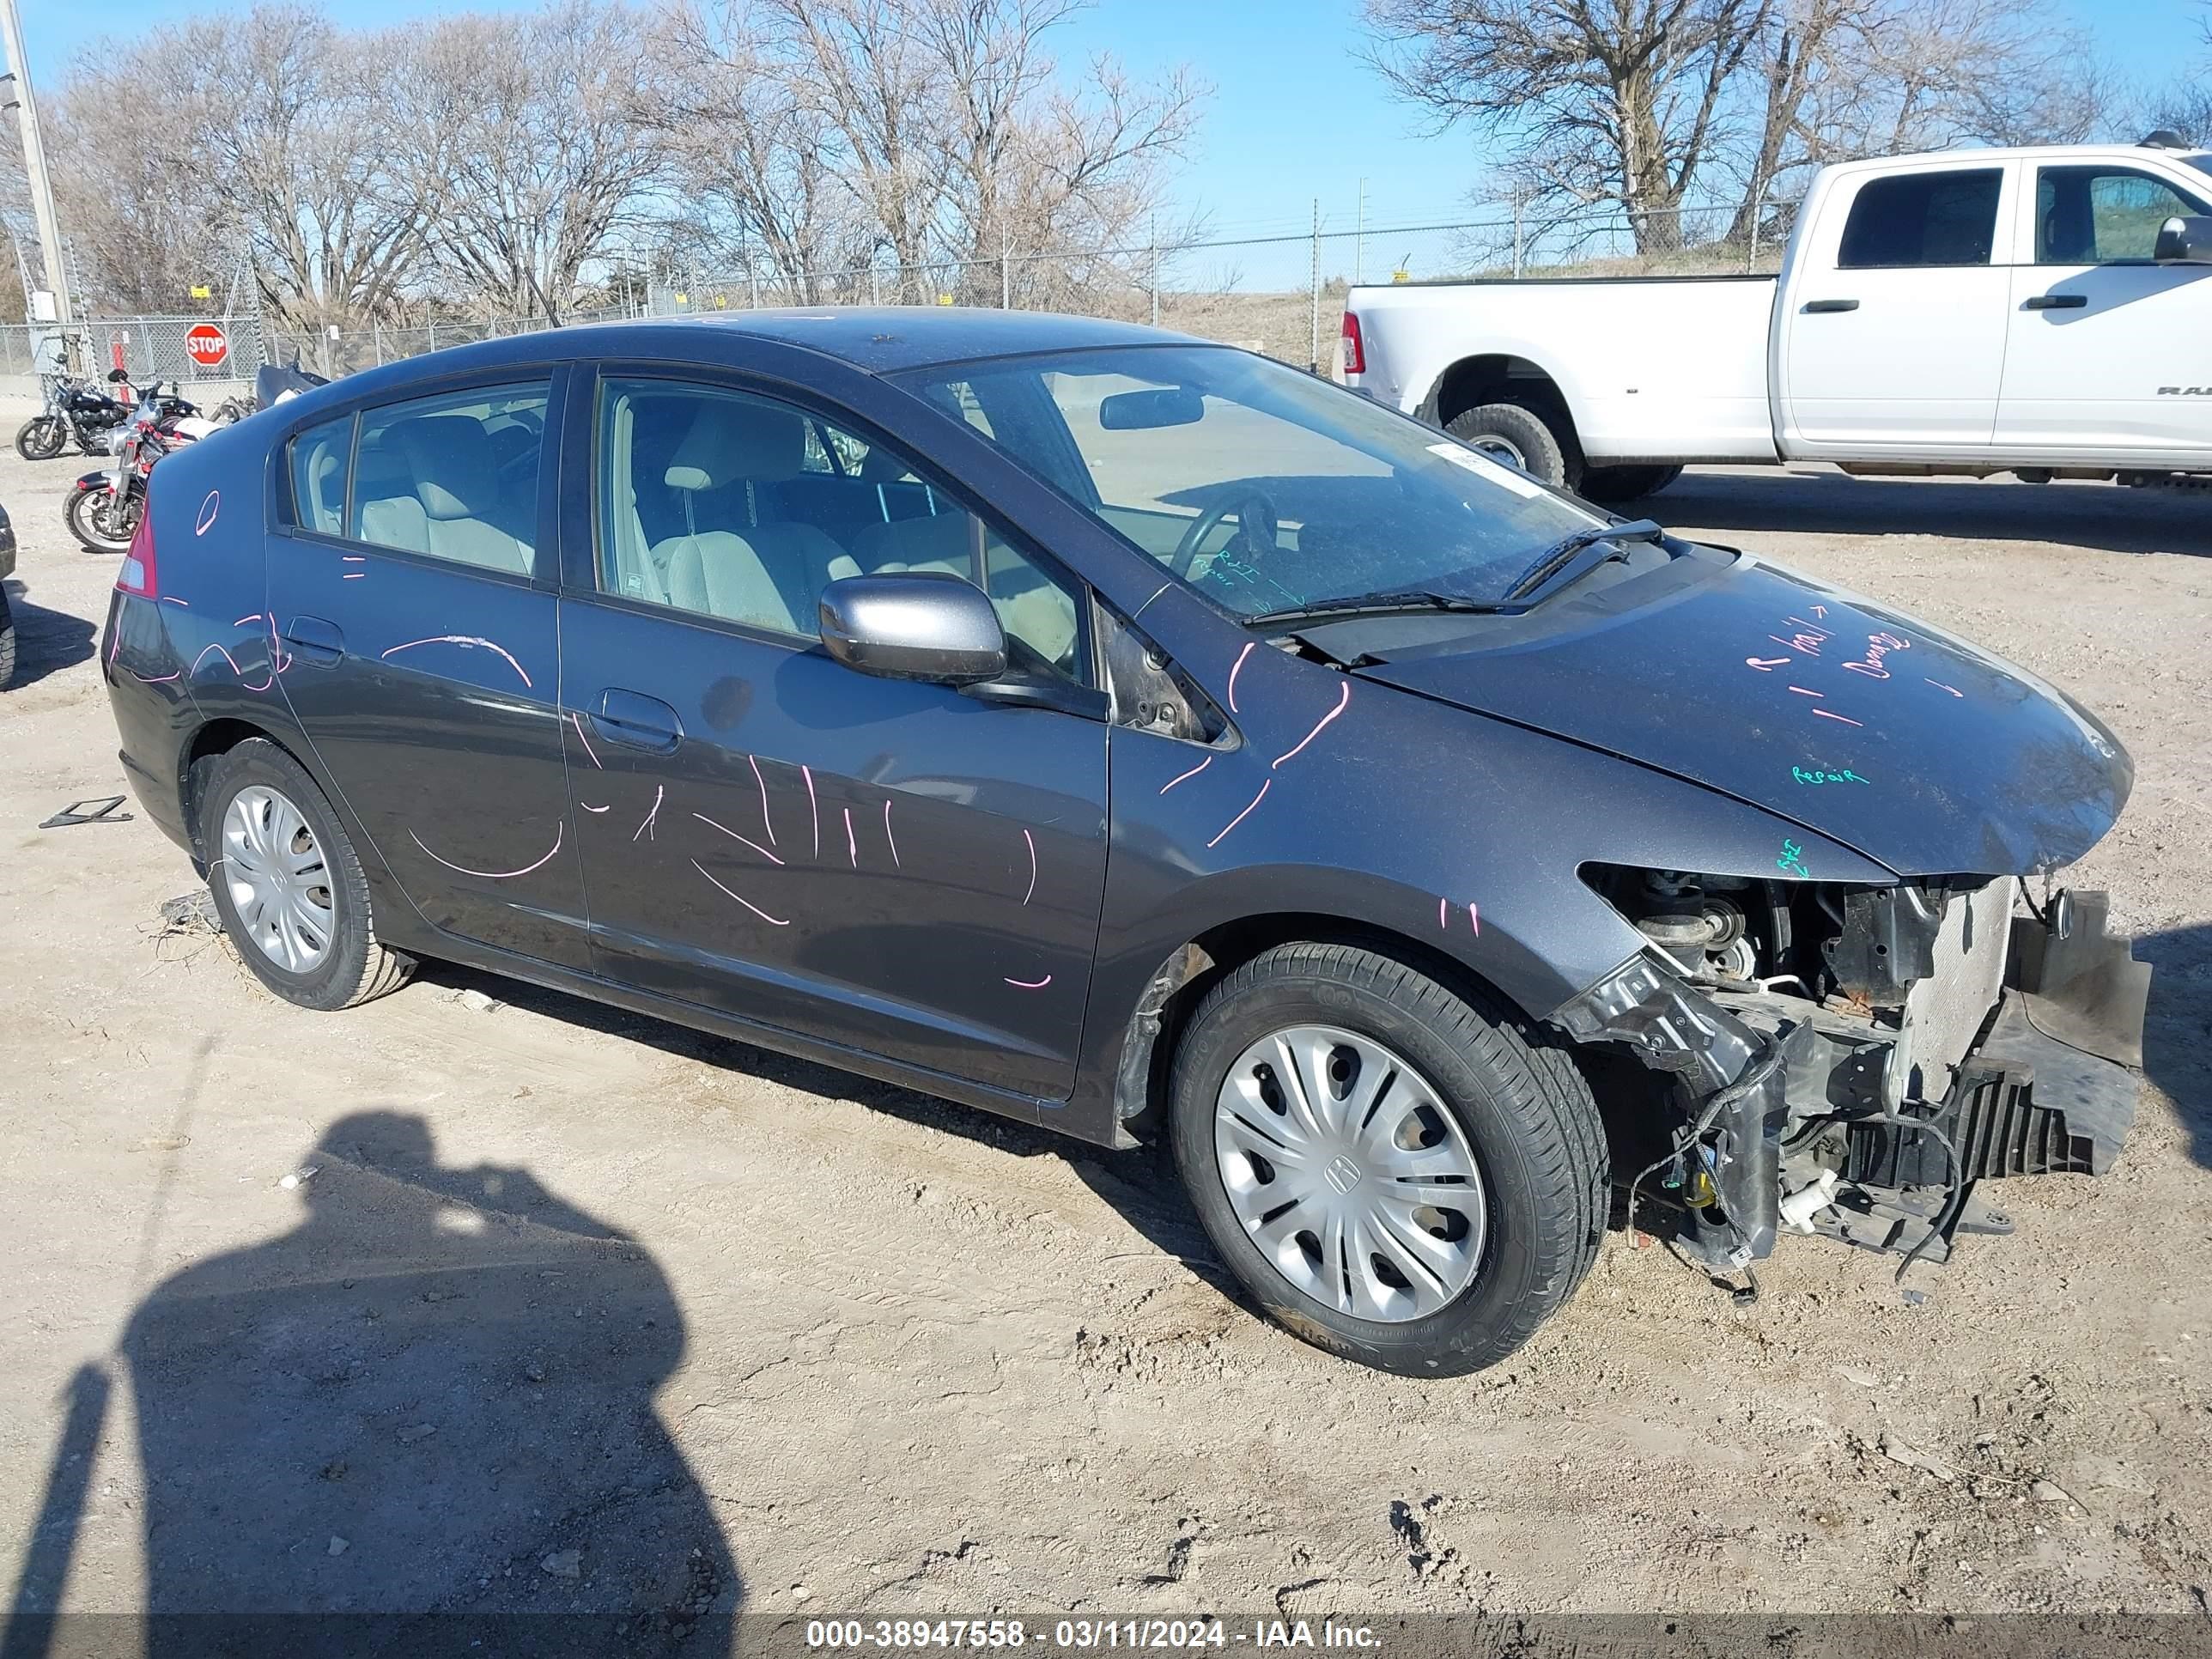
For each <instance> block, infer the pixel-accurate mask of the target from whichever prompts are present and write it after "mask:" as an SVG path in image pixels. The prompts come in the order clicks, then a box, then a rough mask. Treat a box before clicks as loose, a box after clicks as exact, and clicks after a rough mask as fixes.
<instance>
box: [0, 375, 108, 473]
mask: <svg viewBox="0 0 2212 1659" xmlns="http://www.w3.org/2000/svg"><path fill="white" fill-rule="evenodd" d="M130 418H131V407H130V405H129V404H125V403H123V402H121V401H119V400H118V399H117V398H112V397H110V396H109V395H108V394H107V393H106V392H101V391H100V390H99V389H98V388H96V387H94V386H87V385H84V384H82V382H80V381H76V380H70V379H67V378H66V377H57V378H55V379H53V380H49V381H48V382H47V383H46V407H45V408H44V409H43V410H40V412H39V413H38V414H36V415H33V416H32V417H31V418H30V419H29V420H27V421H26V422H23V424H22V426H21V428H20V429H19V430H18V431H17V432H16V434H15V453H17V454H18V455H21V457H22V458H23V459H25V460H27V461H51V460H52V459H54V457H55V456H57V455H58V454H60V453H62V451H64V449H66V448H68V447H69V446H70V441H72V440H74V441H76V447H77V448H78V450H79V451H80V452H81V453H83V454H87V455H97V454H99V453H101V452H102V451H103V450H105V449H106V447H107V438H108V435H109V434H110V433H111V432H112V431H114V430H115V428H117V427H119V426H121V425H122V424H123V423H124V422H125V421H127V420H129V419H130Z"/></svg>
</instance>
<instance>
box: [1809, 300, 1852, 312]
mask: <svg viewBox="0 0 2212 1659" xmlns="http://www.w3.org/2000/svg"><path fill="white" fill-rule="evenodd" d="M1858 308H1859V302H1858V301H1857V300H1808V301H1805V309H1806V310H1808V311H1811V312H1822V311H1857V309H1858Z"/></svg>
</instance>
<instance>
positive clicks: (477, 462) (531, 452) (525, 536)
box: [345, 380, 550, 575]
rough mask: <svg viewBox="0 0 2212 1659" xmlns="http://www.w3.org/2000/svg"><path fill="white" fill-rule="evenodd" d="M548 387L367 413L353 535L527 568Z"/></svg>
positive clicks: (481, 392) (488, 389) (483, 563)
mask: <svg viewBox="0 0 2212 1659" xmlns="http://www.w3.org/2000/svg"><path fill="white" fill-rule="evenodd" d="M549 393H550V387H549V386H548V384H547V382H545V381H544V380H537V381H532V382H528V383H526V384H522V385H515V386H476V387H472V388H471V389H470V390H468V391H466V392H448V393H447V394H446V395H444V396H443V397H438V398H416V399H414V400H413V401H411V402H408V403H404V404H385V405H384V406H383V407H381V408H379V409H366V410H362V415H361V436H360V441H359V442H358V443H357V444H356V446H355V448H354V468H353V493H352V497H351V502H352V504H351V506H350V507H349V509H348V518H347V523H346V529H345V533H346V535H347V537H348V538H349V539H351V540H354V541H358V542H366V543H368V544H369V545H370V546H372V547H388V548H392V549H395V550H398V551H400V552H404V553H422V554H427V555H428V556H430V557H432V558H434V559H450V560H452V561H453V562H455V563H457V564H469V565H477V566H479V567H481V568H484V569H487V570H499V571H504V572H506V573H507V574H510V575H527V574H530V571H531V568H532V562H533V561H534V559H535V557H536V550H537V540H538V455H539V452H540V451H541V450H543V449H544V445H545V408H546V404H547V401H548V398H549Z"/></svg>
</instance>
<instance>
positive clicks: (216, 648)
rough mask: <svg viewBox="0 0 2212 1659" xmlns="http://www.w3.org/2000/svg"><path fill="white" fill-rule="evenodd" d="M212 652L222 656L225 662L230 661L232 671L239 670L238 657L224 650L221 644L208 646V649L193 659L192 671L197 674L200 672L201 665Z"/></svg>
mask: <svg viewBox="0 0 2212 1659" xmlns="http://www.w3.org/2000/svg"><path fill="white" fill-rule="evenodd" d="M210 653H213V654H215V655H216V656H218V657H221V658H222V659H223V660H224V661H225V662H227V663H228V664H229V665H230V671H231V672H232V673H234V674H235V673H237V672H238V671H239V668H238V659H237V658H235V657H234V656H232V655H231V654H230V653H229V652H228V651H226V650H224V649H223V648H222V647H221V646H220V645H210V647H208V648H207V650H205V651H203V652H201V653H199V655H198V656H197V657H194V658H193V659H192V668H191V671H192V672H193V673H195V674H197V673H198V672H199V671H200V665H201V664H202V663H204V662H205V661H206V660H207V659H208V656H209V654H210Z"/></svg>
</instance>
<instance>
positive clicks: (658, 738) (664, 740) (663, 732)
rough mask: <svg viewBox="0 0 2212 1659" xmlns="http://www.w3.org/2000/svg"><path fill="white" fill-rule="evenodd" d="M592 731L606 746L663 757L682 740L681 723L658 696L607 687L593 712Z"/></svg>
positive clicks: (601, 693)
mask: <svg viewBox="0 0 2212 1659" xmlns="http://www.w3.org/2000/svg"><path fill="white" fill-rule="evenodd" d="M592 729H593V730H594V731H596V732H599V735H600V736H601V737H603V738H605V739H606V740H607V741H608V742H609V743H618V744H623V745H624V746H625V747H627V748H630V749H647V750H652V751H653V753H655V754H661V755H665V754H667V753H668V752H669V751H670V750H673V749H674V748H675V747H676V745H677V744H678V743H680V742H682V741H683V738H684V722H683V721H682V720H679V719H678V718H677V714H676V711H675V710H674V709H673V708H670V707H669V706H668V705H667V704H666V703H665V702H661V700H660V699H659V698H658V697H648V696H645V695H644V694H643V693H642V692H639V691H625V690H623V689H622V688H621V687H620V686H610V687H609V688H608V689H607V690H605V691H602V692H600V693H599V707H597V708H594V709H592Z"/></svg>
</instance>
